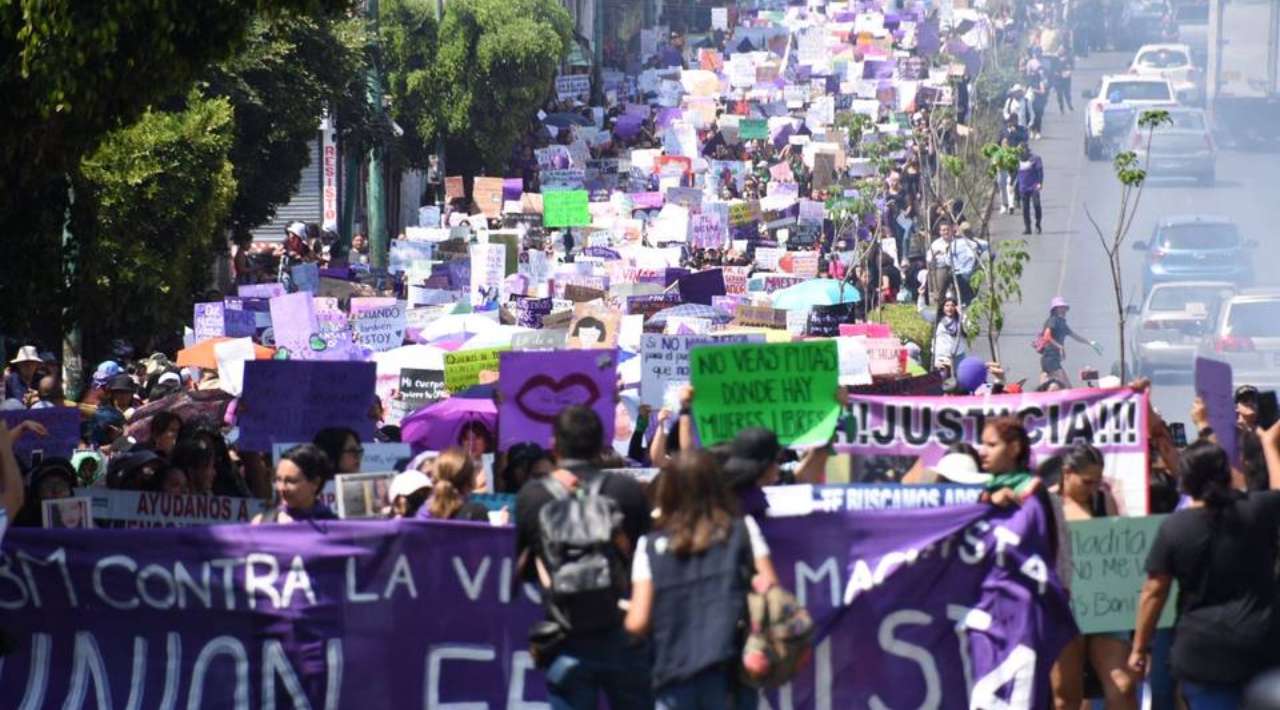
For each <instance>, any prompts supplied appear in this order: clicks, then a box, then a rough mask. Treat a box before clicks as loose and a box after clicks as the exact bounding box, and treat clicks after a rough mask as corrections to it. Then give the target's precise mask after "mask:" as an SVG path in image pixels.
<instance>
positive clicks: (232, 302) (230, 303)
mask: <svg viewBox="0 0 1280 710" xmlns="http://www.w3.org/2000/svg"><path fill="white" fill-rule="evenodd" d="M223 305H224V306H225V307H224V308H223V309H222V328H223V333H224V334H225V335H226V336H227V337H228V338H252V337H253V336H254V335H255V334H256V333H257V331H258V316H257V314H256V313H254V312H253V311H250V310H248V309H246V308H245V307H244V302H243V301H242V300H241V299H239V298H226V299H223ZM269 309H270V306H268V310H269Z"/></svg>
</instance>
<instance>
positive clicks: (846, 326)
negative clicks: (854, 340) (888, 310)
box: [840, 323, 893, 338]
mask: <svg viewBox="0 0 1280 710" xmlns="http://www.w3.org/2000/svg"><path fill="white" fill-rule="evenodd" d="M840 335H865V336H866V337H868V338H890V337H893V329H892V328H890V327H889V324H888V323H841V324H840Z"/></svg>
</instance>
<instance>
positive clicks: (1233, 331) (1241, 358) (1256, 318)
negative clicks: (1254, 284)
mask: <svg viewBox="0 0 1280 710" xmlns="http://www.w3.org/2000/svg"><path fill="white" fill-rule="evenodd" d="M1199 354H1201V355H1204V356H1206V357H1212V358H1215V359H1218V360H1222V361H1224V362H1226V363H1228V364H1230V365H1231V371H1232V375H1233V376H1234V378H1235V381H1236V382H1243V383H1248V384H1251V385H1259V386H1265V387H1274V386H1277V385H1280V289H1276V288H1270V289H1258V290H1249V291H1241V292H1239V293H1237V294H1236V295H1234V296H1232V297H1231V298H1228V299H1227V300H1226V301H1224V302H1223V303H1222V305H1221V307H1219V309H1218V316H1217V319H1216V322H1215V323H1214V326H1213V330H1212V331H1211V332H1210V333H1209V334H1208V335H1206V336H1205V338H1204V339H1203V340H1202V341H1201V343H1200V350H1199Z"/></svg>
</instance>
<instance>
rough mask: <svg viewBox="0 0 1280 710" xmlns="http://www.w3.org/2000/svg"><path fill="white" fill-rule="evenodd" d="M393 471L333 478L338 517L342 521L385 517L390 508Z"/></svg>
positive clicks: (346, 474)
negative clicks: (386, 510)
mask: <svg viewBox="0 0 1280 710" xmlns="http://www.w3.org/2000/svg"><path fill="white" fill-rule="evenodd" d="M395 475H396V474H395V472H394V471H383V472H378V473H344V474H339V475H337V476H335V477H334V489H335V491H336V494H337V503H338V509H337V511H336V512H337V513H338V517H339V518H342V519H343V520H373V519H378V518H384V517H386V516H385V515H384V514H383V510H384V509H386V508H388V507H390V505H391V500H390V495H389V494H390V491H391V479H393V478H395Z"/></svg>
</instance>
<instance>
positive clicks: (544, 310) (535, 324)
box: [515, 298, 554, 328]
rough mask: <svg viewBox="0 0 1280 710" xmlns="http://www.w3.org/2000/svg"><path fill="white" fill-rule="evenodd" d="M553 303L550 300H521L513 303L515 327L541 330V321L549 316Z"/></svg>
mask: <svg viewBox="0 0 1280 710" xmlns="http://www.w3.org/2000/svg"><path fill="white" fill-rule="evenodd" d="M553 306H554V302H553V301H552V299H550V298H522V299H520V300H518V301H516V302H515V312H516V325H518V326H520V327H521V328H541V327H542V319H543V317H545V316H549V315H551V309H552V308H553Z"/></svg>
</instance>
